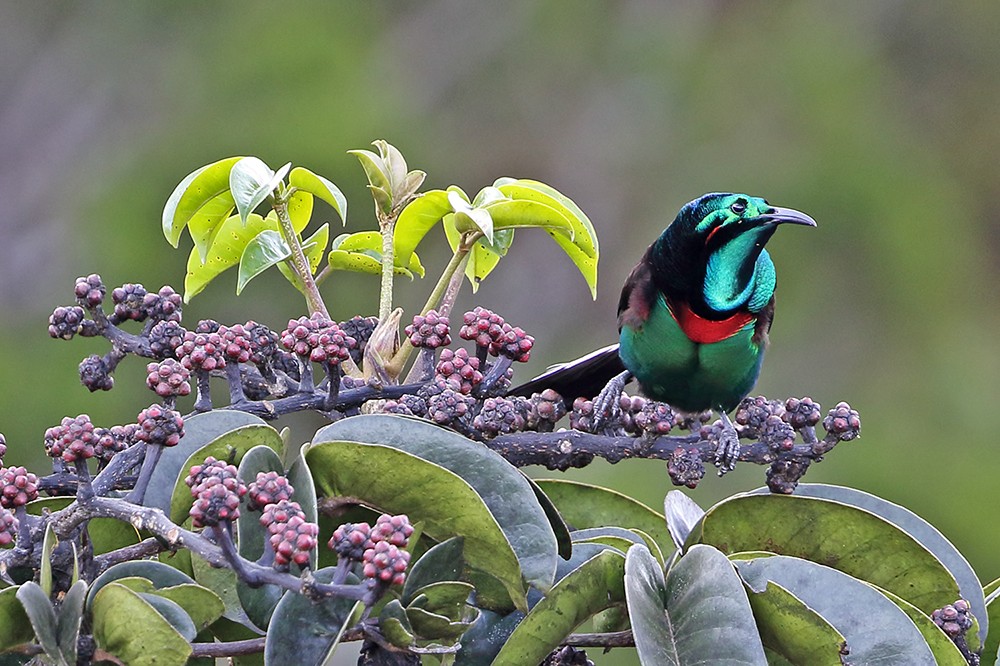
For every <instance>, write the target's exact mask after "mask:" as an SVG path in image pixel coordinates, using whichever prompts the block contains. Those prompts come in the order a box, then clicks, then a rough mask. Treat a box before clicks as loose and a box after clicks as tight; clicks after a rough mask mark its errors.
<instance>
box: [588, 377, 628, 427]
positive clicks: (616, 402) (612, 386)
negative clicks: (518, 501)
mask: <svg viewBox="0 0 1000 666" xmlns="http://www.w3.org/2000/svg"><path fill="white" fill-rule="evenodd" d="M630 379H632V373H631V372H629V371H628V370H626V371H625V372H621V373H619V374H617V375H615V376H614V377H612V379H611V381H609V382H608V383H607V384H606V385H605V386H604V388H603V389H601V392H600V393H598V394H597V397H595V398H594V421H593V429H594V432H601V431H602V430H605V429H606V428H610V427H612V426H613V425H614V424H615V423H617V422H618V421H620V420H621V416H622V408H621V396H622V392H623V391H624V390H625V384H627V383H628V382H629V380H630Z"/></svg>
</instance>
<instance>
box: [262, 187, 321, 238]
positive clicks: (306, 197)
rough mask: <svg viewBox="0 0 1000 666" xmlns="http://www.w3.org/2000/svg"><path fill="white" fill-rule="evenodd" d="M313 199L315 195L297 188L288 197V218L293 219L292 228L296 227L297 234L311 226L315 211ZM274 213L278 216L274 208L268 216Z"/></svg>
mask: <svg viewBox="0 0 1000 666" xmlns="http://www.w3.org/2000/svg"><path fill="white" fill-rule="evenodd" d="M313 199H314V197H313V195H311V194H309V193H308V192H303V191H302V190H296V191H295V192H293V193H292V195H291V196H290V197H288V219H289V220H291V221H292V229H295V233H297V234H301V233H302V231H303V229H305V228H306V227H307V226H309V220H311V219H312V213H313ZM272 213H273V214H274V216H275V217H277V213H275V212H274V211H273V210H272V211H271V212H270V213H268V214H267V216H268V217H270V216H271V214H272Z"/></svg>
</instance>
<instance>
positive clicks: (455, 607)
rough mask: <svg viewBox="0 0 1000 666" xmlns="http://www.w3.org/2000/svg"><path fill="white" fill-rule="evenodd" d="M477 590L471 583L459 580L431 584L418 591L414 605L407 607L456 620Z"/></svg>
mask: <svg viewBox="0 0 1000 666" xmlns="http://www.w3.org/2000/svg"><path fill="white" fill-rule="evenodd" d="M475 589H476V588H475V587H473V586H472V585H470V584H469V583H463V582H461V581H457V580H445V581H441V582H439V583H430V584H429V585H424V586H422V587H420V588H419V589H417V590H416V596H415V597H414V599H413V601H412V603H411V604H407V606H410V605H412V606H415V607H419V608H425V609H427V610H431V611H434V612H437V613H441V614H442V615H445V616H447V617H449V618H451V619H453V620H454V619H458V618H459V617H461V615H462V612H463V611H464V607H465V605H466V603H467V602H468V600H469V595H470V594H472V593H473V592H475Z"/></svg>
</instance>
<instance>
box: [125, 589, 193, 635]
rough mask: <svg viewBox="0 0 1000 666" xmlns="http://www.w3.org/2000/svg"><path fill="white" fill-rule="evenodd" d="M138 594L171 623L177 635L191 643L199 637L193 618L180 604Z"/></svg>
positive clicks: (158, 597)
mask: <svg viewBox="0 0 1000 666" xmlns="http://www.w3.org/2000/svg"><path fill="white" fill-rule="evenodd" d="M137 594H138V595H139V598H140V599H142V600H143V601H145V602H146V603H148V604H149V605H150V606H152V607H153V608H154V609H156V612H157V613H159V614H160V615H162V616H163V618H164V619H165V620H166V621H167V622H169V623H170V626H172V627H173V628H174V629H176V630H177V633H179V634H180V635H181V636H183V637H184V639H185V640H187V641H188V642H189V643H190V642H191V641H193V640H194V639H195V636H197V635H198V631H197V630H196V629H195V626H194V622H193V621H192V620H191V616H189V615H188V614H187V612H185V610H184V609H183V608H181V607H180V604H178V603H176V602H174V601H171V600H170V599H167V598H165V597H160V596H157V595H155V594H149V593H146V592H139V593H137Z"/></svg>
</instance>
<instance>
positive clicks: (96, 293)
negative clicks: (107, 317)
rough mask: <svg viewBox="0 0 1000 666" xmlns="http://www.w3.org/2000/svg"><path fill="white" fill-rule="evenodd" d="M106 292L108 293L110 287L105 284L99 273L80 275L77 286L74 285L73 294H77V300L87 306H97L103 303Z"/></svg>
mask: <svg viewBox="0 0 1000 666" xmlns="http://www.w3.org/2000/svg"><path fill="white" fill-rule="evenodd" d="M106 293H108V288H107V287H105V286H104V281H103V280H101V276H100V275H98V274H97V273H91V274H90V275H87V276H86V277H78V278H77V279H76V286H74V287H73V294H74V295H75V296H76V300H77V302H78V303H79V304H80V305H82V306H84V307H87V308H96V307H97V306H98V305H100V304H101V303H103V302H104V295H105V294H106Z"/></svg>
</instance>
